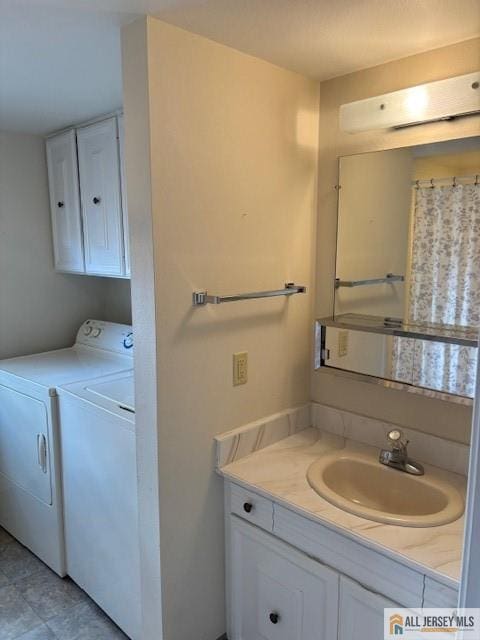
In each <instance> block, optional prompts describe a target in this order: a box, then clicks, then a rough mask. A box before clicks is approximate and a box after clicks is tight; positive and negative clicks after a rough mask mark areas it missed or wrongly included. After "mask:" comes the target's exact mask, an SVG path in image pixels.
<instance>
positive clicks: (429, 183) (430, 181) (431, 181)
mask: <svg viewBox="0 0 480 640" xmlns="http://www.w3.org/2000/svg"><path fill="white" fill-rule="evenodd" d="M449 183H451V185H452V187H456V186H457V185H459V184H475V185H479V184H480V173H477V174H474V175H473V174H472V175H469V176H458V177H457V176H450V177H446V178H423V179H422V180H412V186H413V187H417V189H419V188H420V187H431V188H432V189H433V188H434V187H435V186H436V185H445V184H449Z"/></svg>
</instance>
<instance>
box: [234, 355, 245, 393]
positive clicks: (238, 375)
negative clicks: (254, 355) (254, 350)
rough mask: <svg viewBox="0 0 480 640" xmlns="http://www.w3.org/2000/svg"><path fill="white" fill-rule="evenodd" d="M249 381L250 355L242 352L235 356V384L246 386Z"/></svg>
mask: <svg viewBox="0 0 480 640" xmlns="http://www.w3.org/2000/svg"><path fill="white" fill-rule="evenodd" d="M247 381H248V353H247V352H246V351H241V352H239V353H234V354H233V384H234V386H237V385H239V384H246V383H247Z"/></svg>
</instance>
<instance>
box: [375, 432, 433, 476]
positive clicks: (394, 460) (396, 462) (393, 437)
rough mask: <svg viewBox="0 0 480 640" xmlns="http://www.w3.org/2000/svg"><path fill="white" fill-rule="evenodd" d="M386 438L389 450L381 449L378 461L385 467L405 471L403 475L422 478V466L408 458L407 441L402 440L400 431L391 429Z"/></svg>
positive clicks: (423, 471)
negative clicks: (407, 474)
mask: <svg viewBox="0 0 480 640" xmlns="http://www.w3.org/2000/svg"><path fill="white" fill-rule="evenodd" d="M387 438H388V442H389V444H390V447H391V449H382V450H381V451H380V457H379V461H380V462H381V463H382V464H385V465H387V467H392V468H393V469H398V470H399V471H405V473H411V474H413V475H415V476H423V474H424V473H425V470H424V468H423V467H422V465H421V464H420V463H419V462H415V461H414V460H412V459H411V458H409V457H408V453H407V445H408V440H405V439H404V436H403V432H402V431H400V429H392V431H389V432H388V434H387Z"/></svg>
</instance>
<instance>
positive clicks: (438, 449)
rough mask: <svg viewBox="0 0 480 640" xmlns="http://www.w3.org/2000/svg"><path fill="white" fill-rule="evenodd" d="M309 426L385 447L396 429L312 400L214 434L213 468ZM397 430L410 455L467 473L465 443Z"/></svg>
mask: <svg viewBox="0 0 480 640" xmlns="http://www.w3.org/2000/svg"><path fill="white" fill-rule="evenodd" d="M312 426H313V427H317V428H318V429H321V430H322V431H328V432H329V433H333V434H335V435H338V436H342V437H344V438H348V439H350V440H355V441H357V442H362V443H364V444H369V445H371V446H373V447H377V448H378V449H381V448H384V447H386V446H387V433H388V432H389V431H390V430H391V429H394V428H398V426H397V425H395V424H392V423H389V422H383V421H381V420H376V419H375V418H368V417H366V416H362V415H359V414H357V413H352V412H351V411H342V410H341V409H336V408H334V407H329V406H327V405H324V404H319V403H317V402H312V403H310V404H306V405H303V406H301V407H297V408H293V409H287V410H285V411H282V412H280V413H276V414H273V415H271V416H267V417H266V418H262V419H261V420H257V421H255V422H251V423H249V424H246V425H244V426H242V427H238V428H237V429H233V430H232V431H227V432H226V433H223V434H221V435H218V436H217V437H216V438H215V441H216V445H217V449H216V456H217V461H216V462H217V467H218V468H220V467H224V466H225V465H227V464H230V463H231V462H234V461H236V460H239V459H240V458H244V457H245V456H248V455H250V454H251V453H254V452H255V451H259V450H260V449H263V448H264V447H268V446H269V445H272V444H274V443H275V442H278V441H279V440H283V439H284V438H287V437H288V436H291V435H293V434H294V433H298V432H299V431H302V429H306V428H308V427H312ZM401 429H402V431H403V432H404V434H405V436H406V437H407V439H408V440H410V444H409V447H408V450H409V454H410V455H411V456H412V458H414V459H416V460H419V461H421V462H426V463H427V464H432V465H434V466H436V467H440V468H442V469H446V470H447V471H452V472H454V473H459V474H462V475H467V470H468V456H469V447H468V446H467V445H464V444H460V443H458V442H452V441H450V440H444V439H443V438H438V437H437V436H432V435H429V434H426V433H422V432H421V431H416V430H414V429H406V428H404V427H401Z"/></svg>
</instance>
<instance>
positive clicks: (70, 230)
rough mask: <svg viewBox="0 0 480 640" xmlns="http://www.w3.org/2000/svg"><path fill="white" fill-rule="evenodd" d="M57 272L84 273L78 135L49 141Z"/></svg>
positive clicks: (63, 134)
mask: <svg viewBox="0 0 480 640" xmlns="http://www.w3.org/2000/svg"><path fill="white" fill-rule="evenodd" d="M47 163H48V182H49V189H50V206H51V210H52V231H53V248H54V259H55V269H57V271H68V272H70V273H84V272H85V264H84V260H83V240H82V222H81V213H80V194H79V190H78V169H77V146H76V141H75V131H73V130H72V131H67V132H66V133H61V134H60V135H58V136H55V137H53V138H49V139H48V140H47Z"/></svg>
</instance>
